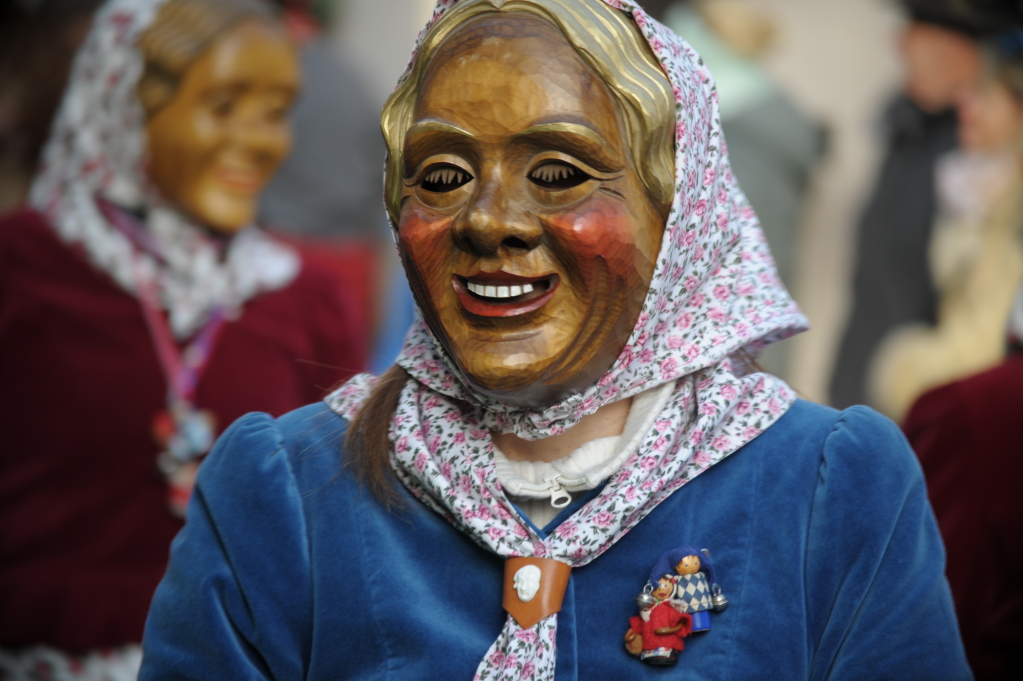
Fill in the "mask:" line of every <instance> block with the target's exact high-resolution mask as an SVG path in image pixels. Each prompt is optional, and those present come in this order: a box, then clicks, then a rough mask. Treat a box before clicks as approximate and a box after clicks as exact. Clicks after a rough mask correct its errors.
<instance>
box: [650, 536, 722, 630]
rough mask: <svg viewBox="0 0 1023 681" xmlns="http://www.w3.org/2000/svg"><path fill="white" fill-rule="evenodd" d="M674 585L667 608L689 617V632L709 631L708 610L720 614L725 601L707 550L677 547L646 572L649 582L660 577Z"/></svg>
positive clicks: (653, 581) (655, 580)
mask: <svg viewBox="0 0 1023 681" xmlns="http://www.w3.org/2000/svg"><path fill="white" fill-rule="evenodd" d="M665 576H667V577H669V578H670V579H671V580H672V581H673V582H674V583H675V590H674V592H673V593H672V595H671V601H670V602H671V605H672V607H674V608H675V609H676V610H678V611H679V612H686V613H689V614H690V615H692V618H693V632H694V633H696V632H700V631H708V630H709V629H710V611H711V610H714V611H715V612H723V611H724V609H725V608H726V607H728V599H727V598H725V596H724V594H722V593H721V587H720V586H719V585H718V583H717V579H716V577H715V574H714V566H713V565H712V564H711V562H710V552H709V551H708V550H707V549H697V548H696V547H693V546H680V547H679V548H677V549H672V550H671V551H668V552H667V553H665V554H664V555H662V556H661V557H660V558H659V559H658V560H657V562H656V563H655V564H654V569H653V570H651V572H650V583H651V584H656V583H657V581H658V580H659V579H661V578H662V577H665Z"/></svg>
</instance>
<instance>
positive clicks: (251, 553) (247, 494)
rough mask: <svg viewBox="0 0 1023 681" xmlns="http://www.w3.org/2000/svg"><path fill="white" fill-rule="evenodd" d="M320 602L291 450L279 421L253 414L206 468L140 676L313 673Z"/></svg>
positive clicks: (176, 546) (175, 549)
mask: <svg viewBox="0 0 1023 681" xmlns="http://www.w3.org/2000/svg"><path fill="white" fill-rule="evenodd" d="M311 602H312V597H311V580H310V567H309V545H308V538H307V533H306V524H305V520H304V517H303V513H302V504H301V499H300V496H299V492H298V489H297V486H296V484H295V479H294V476H293V475H292V471H291V466H290V463H289V460H288V455H287V450H286V449H285V447H284V445H283V444H282V437H281V434H280V432H279V430H278V428H277V426H276V424H275V423H274V421H273V419H271V418H270V417H269V416H267V415H266V414H249V415H247V416H244V417H242V418H241V419H239V420H238V421H237V422H235V423H234V425H232V426H231V427H230V428H229V429H228V430H227V431H226V432H225V433H224V434H223V436H221V438H220V440H219V442H218V443H217V446H216V447H215V448H214V450H213V452H211V453H210V455H209V456H208V457H207V459H206V461H204V462H203V465H202V466H201V468H200V471H199V479H198V483H197V485H196V489H195V492H194V495H193V498H192V501H191V503H190V504H189V508H188V516H187V521H186V524H185V527H184V529H183V530H182V531H181V533H180V534H179V535H178V536H177V538H176V539H175V540H174V543H173V544H172V546H171V557H170V564H169V566H168V568H167V574H166V575H165V576H164V579H163V581H162V582H161V583H160V586H159V588H158V589H157V591H156V595H155V596H154V598H153V604H152V608H151V610H150V613H149V618H148V620H147V621H146V631H145V636H144V638H143V642H142V647H143V663H142V670H141V672H140V675H139V678H140V680H141V681H155V680H156V679H300V678H304V677H305V672H306V665H307V660H308V649H309V646H310V639H311V629H310V625H309V622H311V617H310V612H311V607H312V606H311Z"/></svg>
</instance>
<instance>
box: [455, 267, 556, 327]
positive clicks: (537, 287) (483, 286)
mask: <svg viewBox="0 0 1023 681" xmlns="http://www.w3.org/2000/svg"><path fill="white" fill-rule="evenodd" d="M559 282H560V278H559V277H558V275H556V274H548V275H546V276H542V277H520V276H518V275H515V274H508V273H507V272H494V273H492V274H487V273H480V274H476V275H473V276H471V277H463V276H459V275H457V274H456V275H454V276H452V277H451V285H452V286H454V288H455V292H456V293H457V294H458V299H459V300H460V301H461V302H462V306H463V307H465V309H466V310H467V311H468V312H469V313H470V314H474V315H479V316H481V317H515V316H518V315H522V314H528V313H529V312H533V311H534V310H538V309H540V308H541V307H543V306H544V305H545V304H546V303H547V301H549V300H550V299H551V298H553V297H554V292H555V290H556V289H557V288H558V283H559Z"/></svg>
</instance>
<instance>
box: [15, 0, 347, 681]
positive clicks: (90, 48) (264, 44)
mask: <svg viewBox="0 0 1023 681" xmlns="http://www.w3.org/2000/svg"><path fill="white" fill-rule="evenodd" d="M299 85H300V74H299V65H298V60H297V58H296V56H295V52H294V49H293V47H292V45H291V43H290V42H289V40H288V39H287V37H286V36H285V34H284V32H283V30H282V28H281V27H280V25H279V24H278V23H277V21H276V19H275V16H274V14H273V13H272V11H271V10H270V9H269V8H268V7H267V6H266V5H264V4H263V3H261V2H259V1H258V0H167V1H166V2H165V1H164V0H113V1H112V2H110V3H108V4H107V5H105V6H104V7H103V8H102V9H101V10H100V11H99V13H98V14H97V16H96V18H95V19H94V21H93V25H92V29H91V32H90V34H89V36H88V37H87V38H86V40H85V43H84V44H83V46H82V48H81V50H80V52H79V54H78V56H77V57H76V60H75V63H74V66H73V69H72V74H71V77H70V81H69V85H68V87H67V90H66V92H65V95H64V100H63V103H62V105H61V108H60V110H59V113H58V114H57V117H56V120H55V123H54V127H53V130H52V133H51V137H50V140H49V142H48V144H47V147H46V149H45V151H44V155H43V160H42V164H41V166H40V169H39V172H38V174H37V175H36V177H35V180H34V183H33V186H32V190H31V206H32V208H31V209H30V210H25V211H23V212H20V213H16V214H14V215H12V216H10V217H8V218H7V219H5V220H4V221H3V222H0V432H3V434H4V442H3V447H2V449H0V678H14V679H19V678H27V676H26V675H29V674H42V675H43V676H42V678H48V679H49V678H52V679H62V678H97V679H98V678H103V679H107V678H128V677H125V676H118V675H119V674H129V675H130V674H131V673H133V672H132V671H131V669H132V667H133V666H134V667H137V665H138V656H139V652H138V648H137V647H132V645H131V644H136V643H137V642H138V641H140V640H141V637H142V628H143V623H144V620H145V616H146V611H147V609H148V607H149V601H150V598H151V597H152V594H153V591H154V589H155V588H156V585H157V582H158V581H159V580H160V577H161V576H162V574H163V572H164V568H165V565H166V561H167V556H168V551H169V547H170V542H171V539H172V538H173V537H174V535H175V534H176V533H177V531H178V530H179V529H180V528H181V526H182V523H181V519H180V515H181V512H182V509H183V506H184V505H185V504H186V503H187V500H188V497H189V495H190V493H191V484H192V481H193V480H194V476H195V470H196V467H197V466H198V462H199V461H200V460H201V457H202V456H203V455H204V454H205V452H206V451H208V449H209V447H210V446H211V444H212V441H213V439H214V437H215V435H216V434H217V433H218V432H219V431H220V430H222V429H223V428H225V427H226V426H227V425H228V424H230V423H231V422H232V421H233V420H235V419H236V418H238V417H239V416H241V415H243V414H245V413H247V412H251V411H262V410H268V411H270V412H272V413H277V414H282V413H285V412H287V411H289V410H291V409H294V408H295V407H297V406H299V405H302V404H305V403H308V402H309V401H310V400H315V399H318V398H319V397H321V395H322V394H323V392H324V390H325V389H327V388H329V387H330V386H332V385H333V384H334V383H336V382H338V381H340V380H342V379H343V378H345V377H346V376H348V375H350V374H351V373H353V372H354V371H355V370H357V369H359V368H360V367H361V365H362V363H363V357H362V354H363V349H362V348H361V347H360V346H359V344H358V342H357V341H355V340H353V339H352V337H351V334H350V329H349V328H348V322H347V314H348V311H347V309H346V307H345V303H344V301H343V299H342V298H341V296H340V291H339V289H338V287H337V286H336V284H335V283H334V279H332V278H330V277H328V276H326V275H325V274H324V273H322V272H320V271H318V270H317V269H315V268H314V267H309V266H304V265H303V262H302V260H301V259H300V258H299V257H298V256H297V254H296V252H295V251H294V250H293V249H291V248H290V247H288V246H285V245H283V244H281V243H278V242H277V241H275V240H273V239H272V238H270V237H269V236H267V235H266V234H264V233H263V232H261V231H260V230H259V229H257V228H256V227H253V226H251V224H252V220H253V217H254V214H255V209H256V200H257V197H258V194H259V191H260V190H261V189H262V187H263V186H264V184H265V183H266V181H267V180H268V179H269V177H270V175H271V174H272V173H273V171H274V170H275V169H276V167H277V165H278V164H279V163H280V161H281V160H282V158H283V157H284V155H285V154H286V153H287V150H288V144H289V129H288V123H287V111H288V107H289V105H290V103H291V101H292V99H293V97H294V96H295V94H296V92H297V90H298V88H299ZM124 646H127V647H124ZM99 649H103V650H106V651H108V652H105V653H102V654H100V653H91V654H90V651H95V650H99ZM111 650H112V651H113V652H110V651H111ZM69 654H73V655H75V657H73V658H72V657H69V656H68V655H69ZM39 670H44V671H45V673H44V672H43V671H39ZM31 678H40V677H37V676H31Z"/></svg>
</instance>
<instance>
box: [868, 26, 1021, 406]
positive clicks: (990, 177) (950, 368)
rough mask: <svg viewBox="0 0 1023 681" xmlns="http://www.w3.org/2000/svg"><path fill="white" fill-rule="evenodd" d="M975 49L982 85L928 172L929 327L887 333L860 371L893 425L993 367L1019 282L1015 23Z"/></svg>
mask: <svg viewBox="0 0 1023 681" xmlns="http://www.w3.org/2000/svg"><path fill="white" fill-rule="evenodd" d="M983 46H984V54H985V69H984V76H983V77H982V79H981V80H980V82H979V83H978V84H977V85H976V86H975V87H973V88H970V89H969V90H967V91H965V92H964V93H963V94H962V95H961V96H960V98H959V105H958V113H959V121H960V124H959V140H960V151H956V152H952V153H950V154H947V155H946V156H944V157H942V158H941V159H940V160H939V162H938V172H937V180H938V182H937V189H938V204H939V211H938V219H937V222H936V224H935V229H934V233H933V235H932V237H931V244H930V271H931V275H932V280H933V282H934V285H935V288H936V289H937V291H938V294H939V306H938V319H937V324H936V325H935V326H927V325H909V326H904V327H901V328H899V329H897V330H895V331H893V332H892V333H891V334H890V335H889V336H888V338H887V339H886V340H885V341H884V343H883V344H882V345H881V347H880V348H879V350H878V353H877V355H876V357H875V359H874V361H873V364H872V366H871V369H870V379H869V385H870V389H871V393H870V397H871V401H872V402H873V403H874V404H876V405H877V406H878V407H880V408H881V409H882V410H883V411H885V412H886V413H887V414H888V415H890V416H892V417H893V418H896V419H901V418H902V417H904V416H905V414H906V411H907V410H908V409H909V407H910V405H911V404H912V403H913V401H914V400H915V399H916V398H917V397H918V396H919V395H920V394H921V393H923V392H924V391H926V390H928V389H929V388H933V387H935V386H938V385H941V384H943V383H947V382H949V381H953V380H956V379H959V378H962V377H964V376H969V375H970V374H973V373H976V372H978V371H981V370H983V369H986V368H989V367H992V366H994V365H995V364H997V363H998V362H999V361H1001V359H1002V356H1003V354H1004V340H1003V339H1004V327H1005V318H1006V316H1007V315H1008V311H1009V309H1010V307H1011V305H1012V301H1013V298H1014V296H1015V294H1016V289H1017V287H1018V286H1019V284H1020V281H1021V279H1023V245H1021V243H1020V232H1021V227H1023V183H1021V178H1020V169H1021V167H1023V166H1021V164H1023V17H1021V18H1020V20H1019V23H1018V24H1017V27H1016V28H1015V29H1010V30H1008V31H1006V32H1005V33H1003V34H1001V35H999V36H997V37H995V38H992V39H990V40H987V41H985V42H984V43H983Z"/></svg>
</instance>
